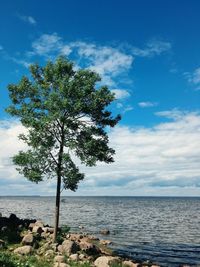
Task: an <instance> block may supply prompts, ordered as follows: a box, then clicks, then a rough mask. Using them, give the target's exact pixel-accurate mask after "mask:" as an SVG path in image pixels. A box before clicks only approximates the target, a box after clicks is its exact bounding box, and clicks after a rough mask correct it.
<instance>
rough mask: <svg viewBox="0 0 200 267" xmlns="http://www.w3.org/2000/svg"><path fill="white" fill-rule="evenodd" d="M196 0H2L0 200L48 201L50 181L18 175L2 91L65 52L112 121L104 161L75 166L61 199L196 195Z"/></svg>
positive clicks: (199, 110) (15, 128)
mask: <svg viewBox="0 0 200 267" xmlns="http://www.w3.org/2000/svg"><path fill="white" fill-rule="evenodd" d="M199 12H200V1H198V0H187V1H186V0H180V1H179V0H178V1H173V0H163V1H160V0H123V1H120V0H119V1H116V0H109V1H108V0H101V1H100V0H96V1H94V0H84V1H81V0H73V1H72V0H68V1H66V0H57V1H55V0H48V1H47V0H43V1H34V0H29V1H26V0H16V1H12V0H2V1H1V2H0V195H33V194H35V195H55V182H56V181H55V180H47V181H45V182H42V183H40V184H38V185H36V184H33V183H31V182H29V181H27V180H26V178H24V177H22V176H21V175H19V174H18V172H17V171H16V170H15V166H13V164H12V160H11V158H12V156H13V155H14V154H16V153H17V152H18V151H19V150H22V149H25V145H24V144H23V143H21V142H20V141H19V140H18V138H17V136H18V135H19V134H20V133H22V132H23V131H24V128H23V126H22V125H21V124H20V121H19V120H17V119H16V118H15V119H14V118H11V117H9V115H8V114H6V113H5V108H6V107H7V106H8V105H9V103H10V100H9V96H8V90H7V85H8V84H9V83H17V82H18V81H19V80H20V78H21V77H22V76H23V75H29V69H28V68H29V65H30V64H31V63H39V64H40V65H44V64H45V63H46V62H47V61H48V60H55V58H56V57H57V56H58V55H65V56H66V57H68V58H69V59H70V60H72V61H73V62H74V66H75V68H76V69H78V68H89V69H91V70H94V71H96V72H98V73H99V74H100V75H101V77H102V81H101V83H102V84H104V85H107V86H108V87H109V89H110V90H111V91H113V92H114V93H115V95H116V100H115V102H114V103H113V105H112V107H111V109H112V111H113V112H114V113H116V114H117V113H120V114H121V115H122V120H121V121H120V123H119V124H118V125H117V126H116V127H115V128H113V129H111V130H110V131H109V138H110V146H111V147H113V148H114V149H115V151H116V155H115V162H114V163H113V164H111V165H106V164H103V163H101V164H98V165H97V166H96V167H91V168H86V167H84V166H81V167H80V168H81V170H82V171H83V172H85V174H86V177H85V180H84V181H83V182H81V183H80V185H79V189H78V190H77V192H76V193H72V192H70V191H65V192H63V194H64V195H69V196H76V195H94V196H96V195H100V196H101V195H114V196H118V195H122V196H199V195H200V164H199V162H200V105H199V104H200V53H199V47H200V34H199V25H200V16H199Z"/></svg>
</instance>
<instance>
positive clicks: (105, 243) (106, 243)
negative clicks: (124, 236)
mask: <svg viewBox="0 0 200 267" xmlns="http://www.w3.org/2000/svg"><path fill="white" fill-rule="evenodd" d="M99 243H100V244H101V245H104V246H107V245H110V244H112V242H111V241H110V240H100V241H99Z"/></svg>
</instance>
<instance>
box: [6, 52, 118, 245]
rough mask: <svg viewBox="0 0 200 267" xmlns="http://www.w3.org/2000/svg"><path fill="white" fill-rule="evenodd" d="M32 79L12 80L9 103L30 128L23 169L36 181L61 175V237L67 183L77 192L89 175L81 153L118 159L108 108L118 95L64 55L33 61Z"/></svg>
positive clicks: (87, 159)
mask: <svg viewBox="0 0 200 267" xmlns="http://www.w3.org/2000/svg"><path fill="white" fill-rule="evenodd" d="M30 73H31V78H28V77H26V76H23V77H22V79H21V80H20V82H19V83H18V84H10V85H8V90H9V94H10V98H11V101H12V105H10V106H9V107H8V108H7V112H9V113H10V114H11V115H13V116H17V117H18V118H20V120H21V123H22V125H23V126H25V128H26V129H27V133H26V134H21V135H20V136H19V138H20V139H21V140H23V141H24V142H25V143H26V144H27V145H28V149H27V150H26V151H20V152H19V153H18V154H17V155H15V156H14V157H13V162H14V164H15V165H17V166H18V167H17V170H18V171H19V173H21V174H23V175H24V176H25V177H26V178H27V179H28V180H30V181H33V182H36V183H38V182H40V181H43V180H44V178H53V177H56V178H57V191H56V210H55V229H54V238H53V241H54V242H55V240H56V236H57V231H58V224H59V210H60V194H61V187H62V185H63V188H64V189H70V190H72V191H75V190H76V189H77V187H78V183H79V181H81V180H83V178H84V174H83V173H80V172H79V168H78V167H77V166H76V164H75V163H74V159H75V157H77V158H79V159H80V161H81V163H83V164H85V165H86V166H94V165H95V164H96V162H97V161H102V162H106V163H111V162H113V161H114V160H113V154H114V152H115V151H114V150H113V149H112V148H110V147H109V146H108V141H109V140H108V135H107V132H106V131H105V127H107V126H110V127H114V126H115V125H116V124H117V122H118V121H119V120H120V116H119V115H118V116H116V117H113V116H112V114H111V112H110V111H108V110H106V107H107V106H108V105H109V104H110V103H111V102H112V101H113V100H114V99H115V97H114V94H113V93H111V92H110V91H109V89H108V88H107V87H106V86H102V87H100V88H98V89H97V88H96V83H97V82H99V81H100V76H99V75H98V74H97V73H95V72H92V71H90V70H86V69H85V70H84V69H81V70H77V71H75V70H74V69H73V63H72V62H70V61H68V60H67V59H66V58H64V57H59V58H58V59H57V60H56V61H55V63H53V62H51V61H49V62H48V63H47V64H46V66H44V67H40V66H39V65H37V64H34V65H31V66H30Z"/></svg>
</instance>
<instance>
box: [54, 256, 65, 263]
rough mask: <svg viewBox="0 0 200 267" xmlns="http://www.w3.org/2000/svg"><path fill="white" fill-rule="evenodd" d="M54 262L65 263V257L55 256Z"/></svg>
mask: <svg viewBox="0 0 200 267" xmlns="http://www.w3.org/2000/svg"><path fill="white" fill-rule="evenodd" d="M54 262H65V257H64V256H61V255H57V256H55V258H54Z"/></svg>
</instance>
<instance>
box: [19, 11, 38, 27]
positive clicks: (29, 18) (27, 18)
mask: <svg viewBox="0 0 200 267" xmlns="http://www.w3.org/2000/svg"><path fill="white" fill-rule="evenodd" d="M17 16H18V18H19V19H21V20H22V21H24V22H27V23H29V24H32V25H36V24H37V22H36V20H35V19H34V18H33V17H32V16H24V15H20V14H18V15H17Z"/></svg>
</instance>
